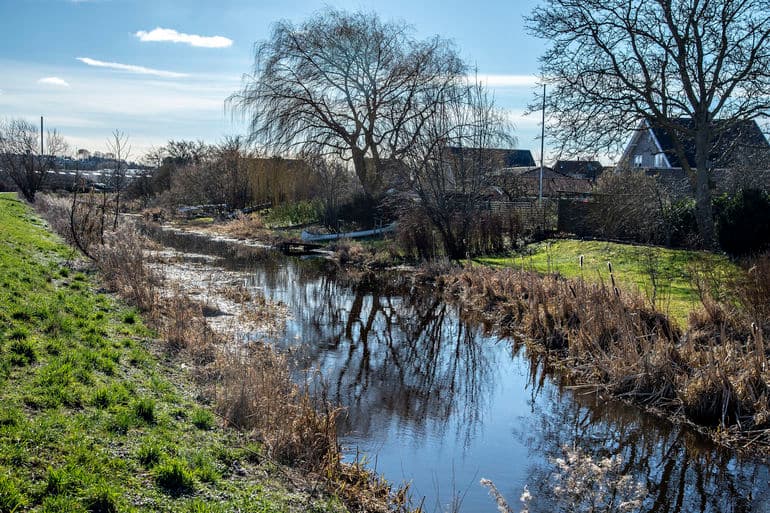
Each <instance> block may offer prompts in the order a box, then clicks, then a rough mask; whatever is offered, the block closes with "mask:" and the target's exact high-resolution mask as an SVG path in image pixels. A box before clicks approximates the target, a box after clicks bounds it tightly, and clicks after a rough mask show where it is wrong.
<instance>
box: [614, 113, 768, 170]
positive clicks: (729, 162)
mask: <svg viewBox="0 0 770 513" xmlns="http://www.w3.org/2000/svg"><path fill="white" fill-rule="evenodd" d="M716 123H717V128H718V129H719V131H720V132H721V135H720V136H719V137H718V138H717V140H715V141H714V144H713V147H712V150H711V153H710V155H709V160H710V162H711V163H712V164H713V167H715V168H728V167H747V166H751V167H756V166H759V167H768V162H770V161H769V160H768V157H770V144H768V142H767V139H766V138H765V136H764V134H763V133H762V131H761V130H760V129H759V126H758V125H757V123H756V121H754V120H747V121H742V122H739V123H736V124H733V125H731V126H730V125H726V122H725V121H717V122H716ZM673 124H674V125H676V126H678V127H681V132H679V130H669V129H666V128H664V127H662V126H659V125H655V124H651V123H649V122H648V121H646V120H643V121H642V122H640V123H639V127H638V128H637V129H636V131H635V132H634V134H633V135H632V136H631V140H630V141H629V143H628V145H627V146H626V149H625V151H624V152H623V156H622V157H621V159H620V162H619V163H618V168H622V169H633V168H647V169H676V168H682V167H683V166H682V164H683V163H682V162H681V161H680V158H679V155H678V153H677V151H676V142H675V141H676V135H677V134H676V132H679V133H680V134H682V133H686V131H688V130H692V129H693V126H694V123H693V120H692V119H690V118H678V119H676V120H673ZM679 138H680V140H681V138H682V136H681V135H680V136H679ZM682 145H683V150H684V154H685V157H686V159H687V164H688V165H689V167H690V168H691V169H694V168H695V142H694V140H693V139H692V137H684V140H683V141H682Z"/></svg>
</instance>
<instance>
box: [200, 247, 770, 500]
mask: <svg viewBox="0 0 770 513" xmlns="http://www.w3.org/2000/svg"><path fill="white" fill-rule="evenodd" d="M197 250H200V248H197ZM229 264H230V265H235V266H238V267H240V268H242V269H243V268H244V266H245V268H248V269H249V270H250V274H251V278H250V279H249V283H248V285H249V286H251V287H254V288H257V289H260V290H262V291H263V292H264V293H265V295H266V296H268V297H270V298H271V299H273V300H278V301H283V302H284V303H286V304H287V305H288V307H289V311H290V313H291V319H290V320H289V322H288V323H287V326H286V330H285V332H284V333H283V334H281V335H280V336H278V337H273V339H272V342H273V343H274V344H275V345H277V346H278V347H280V348H281V349H282V350H285V351H290V353H291V354H292V355H293V357H294V360H295V362H296V364H297V366H298V368H300V369H314V370H317V373H316V374H311V377H310V378H308V379H312V380H314V382H316V383H317V382H318V377H319V376H320V377H322V381H323V383H324V384H325V387H326V393H327V394H328V397H329V399H331V400H332V401H335V402H337V403H339V404H341V405H343V406H344V407H345V408H346V415H345V416H344V417H343V419H342V422H341V425H340V434H341V441H342V443H343V445H344V446H345V448H346V455H347V458H348V459H349V460H352V459H355V458H359V459H363V458H365V459H366V460H367V461H368V463H369V465H370V466H371V467H373V468H376V470H377V471H378V472H380V473H382V474H383V475H384V476H385V477H386V478H387V479H388V480H389V481H391V482H394V483H396V484H399V483H401V482H409V483H411V492H412V497H413V498H414V499H415V500H416V501H418V502H419V501H420V500H421V499H422V498H424V499H422V500H424V502H423V507H424V509H425V511H427V512H443V511H447V510H449V508H450V505H451V504H455V505H458V504H459V511H462V512H485V511H488V512H494V511H495V510H496V508H495V504H494V502H493V501H492V499H490V497H489V496H488V494H487V491H486V489H485V488H483V487H481V486H480V485H479V479H481V478H482V477H485V478H489V479H492V480H493V481H494V482H495V483H496V484H497V486H498V488H499V489H500V491H501V492H502V493H503V494H504V495H505V496H506V497H507V498H508V499H509V502H510V503H511V504H512V506H513V507H514V509H515V510H518V509H519V507H518V506H519V504H518V497H519V496H520V494H521V492H522V490H523V488H524V486H525V485H527V486H528V487H529V489H530V491H531V493H532V495H533V496H534V497H535V500H534V503H533V506H534V507H532V508H531V510H532V511H554V510H555V507H556V505H555V504H553V503H552V502H550V500H549V499H548V498H549V497H551V496H552V493H551V488H552V485H553V483H552V477H550V476H552V473H553V470H554V465H553V463H552V460H551V458H554V457H558V456H561V455H562V452H561V448H562V447H564V446H568V447H579V448H581V449H582V450H583V451H586V452H588V453H589V454H592V455H595V456H596V457H597V458H600V457H604V456H607V455H611V454H618V453H620V454H622V455H623V456H624V460H625V463H624V472H628V473H631V474H632V475H633V476H634V477H635V478H636V479H637V480H639V481H641V482H642V483H644V484H645V486H646V487H647V490H648V497H647V499H646V501H645V503H644V505H643V509H642V510H643V511H650V512H653V511H654V512H736V513H737V512H770V472H769V467H768V464H767V462H766V461H765V460H763V459H760V458H750V457H745V458H742V457H737V456H735V455H734V454H733V453H732V452H729V451H724V450H720V449H718V448H717V447H715V446H713V444H711V443H709V442H708V441H707V440H705V439H703V438H702V437H701V436H700V435H698V434H697V433H695V432H693V431H691V430H688V429H685V428H681V427H676V426H671V425H670V424H668V423H666V422H664V421H660V420H658V419H655V418H653V417H651V416H649V415H646V414H643V413H641V412H639V411H638V410H637V409H635V408H632V407H629V406H626V405H623V404H621V403H615V402H607V401H603V400H599V399H597V398H596V397H595V396H594V395H592V394H580V393H578V392H577V391H574V390H570V389H567V388H565V387H562V386H560V385H559V383H558V382H557V381H556V380H555V379H554V378H553V377H552V376H551V375H549V373H548V372H546V371H545V370H544V369H543V366H542V365H540V364H539V363H538V362H537V361H536V360H535V359H533V358H531V357H529V356H528V355H527V354H526V350H525V349H523V348H520V349H518V350H514V348H513V347H514V344H513V343H512V342H511V341H510V340H507V339H503V340H501V339H499V338H498V337H496V336H494V335H492V334H489V333H485V332H484V330H483V329H482V327H481V326H479V325H475V324H472V323H468V322H464V321H463V320H462V316H461V315H460V313H459V312H458V311H457V310H456V309H455V308H453V307H451V306H449V305H447V304H445V303H443V302H442V301H440V300H438V299H437V298H435V297H433V295H431V294H430V292H429V291H425V290H419V291H418V290H414V291H412V293H411V294H410V293H406V294H398V293H394V292H393V291H390V292H388V291H383V287H378V288H376V287H374V286H371V285H367V284H362V285H359V286H353V287H351V286H347V285H346V284H345V283H343V282H342V281H341V280H338V279H337V278H335V274H336V273H335V272H334V270H333V269H329V264H327V263H324V262H304V261H299V260H296V259H284V258H276V257H274V256H272V257H271V258H268V259H265V258H257V259H256V260H249V259H245V260H244V259H240V260H239V259H231V260H229ZM259 335H260V334H254V336H259ZM302 375H303V374H301V373H298V379H301V376H302ZM313 376H315V377H313Z"/></svg>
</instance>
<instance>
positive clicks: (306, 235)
mask: <svg viewBox="0 0 770 513" xmlns="http://www.w3.org/2000/svg"><path fill="white" fill-rule="evenodd" d="M395 230H396V223H390V224H389V225H387V226H382V227H380V228H374V229H372V230H360V231H357V232H347V233H323V234H321V233H310V232H308V231H305V230H302V235H301V238H302V240H304V241H307V242H321V241H327V240H337V239H358V238H361V237H374V236H376V235H383V234H385V233H391V232H394V231H395Z"/></svg>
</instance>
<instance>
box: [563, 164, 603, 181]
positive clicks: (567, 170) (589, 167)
mask: <svg viewBox="0 0 770 513" xmlns="http://www.w3.org/2000/svg"><path fill="white" fill-rule="evenodd" d="M603 169H604V168H603V167H602V165H601V163H600V162H598V161H596V160H557V161H556V164H554V166H553V170H554V171H556V172H557V173H561V174H563V175H569V176H580V177H583V178H589V179H595V178H596V177H597V176H599V175H600V174H601V173H602V170H603Z"/></svg>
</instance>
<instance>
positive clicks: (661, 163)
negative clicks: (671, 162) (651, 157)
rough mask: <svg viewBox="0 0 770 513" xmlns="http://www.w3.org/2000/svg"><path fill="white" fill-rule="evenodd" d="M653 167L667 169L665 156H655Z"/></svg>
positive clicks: (658, 154) (661, 154)
mask: <svg viewBox="0 0 770 513" xmlns="http://www.w3.org/2000/svg"><path fill="white" fill-rule="evenodd" d="M655 167H658V168H662V167H668V166H667V165H666V156H665V155H664V154H663V153H656V154H655Z"/></svg>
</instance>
